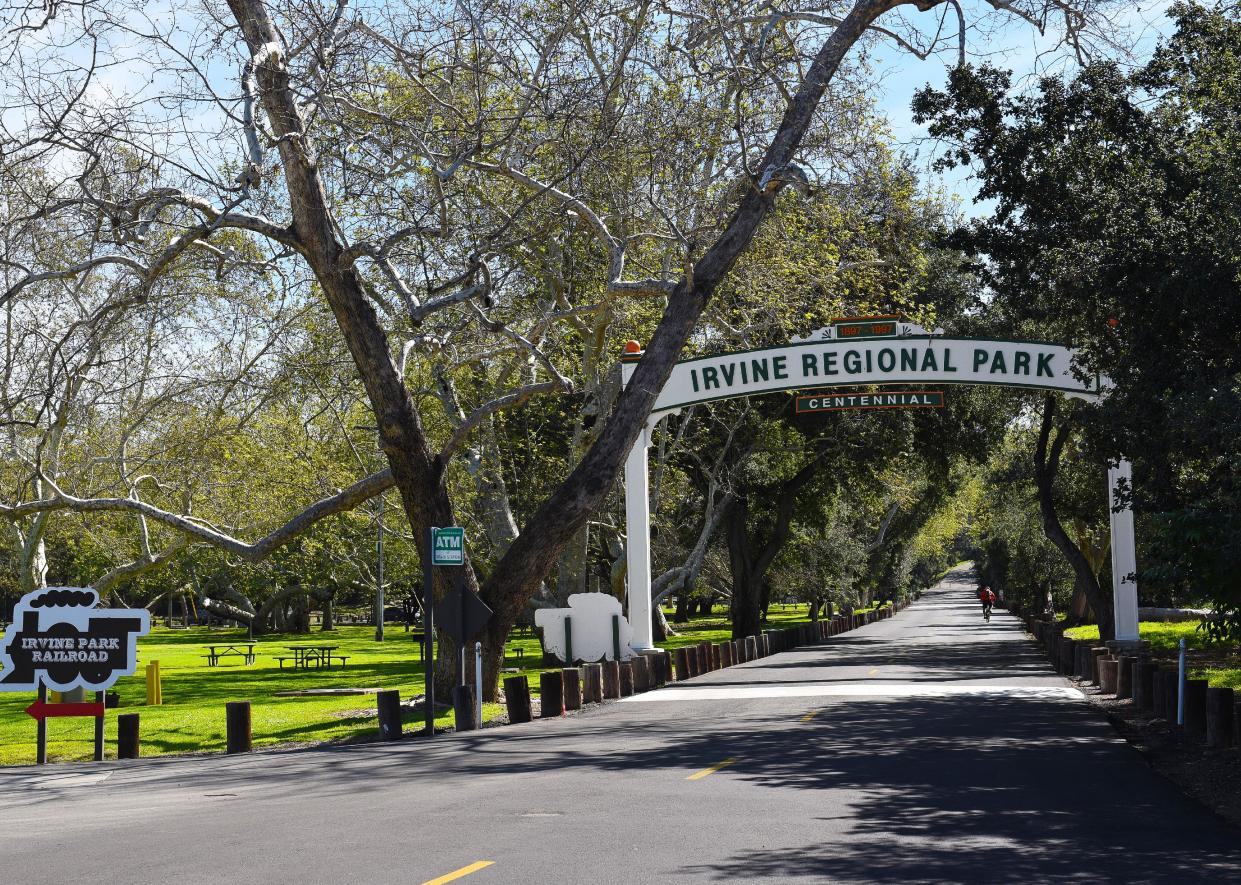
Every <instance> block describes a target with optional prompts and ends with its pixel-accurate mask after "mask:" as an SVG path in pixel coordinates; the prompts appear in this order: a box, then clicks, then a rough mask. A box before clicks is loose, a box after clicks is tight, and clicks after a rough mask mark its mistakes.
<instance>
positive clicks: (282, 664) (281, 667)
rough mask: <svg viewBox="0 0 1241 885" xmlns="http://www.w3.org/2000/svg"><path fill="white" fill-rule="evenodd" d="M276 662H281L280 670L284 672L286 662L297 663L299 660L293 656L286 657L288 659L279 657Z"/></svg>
mask: <svg viewBox="0 0 1241 885" xmlns="http://www.w3.org/2000/svg"><path fill="white" fill-rule="evenodd" d="M276 660H277V661H279V662H280V669H281V670H283V669H284V662H285V661H296V660H297V658H295V657H292V656H286V657H277V658H276Z"/></svg>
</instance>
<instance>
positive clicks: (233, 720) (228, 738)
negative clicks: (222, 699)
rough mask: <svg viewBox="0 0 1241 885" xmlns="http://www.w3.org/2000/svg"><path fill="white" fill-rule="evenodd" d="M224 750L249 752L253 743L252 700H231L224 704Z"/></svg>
mask: <svg viewBox="0 0 1241 885" xmlns="http://www.w3.org/2000/svg"><path fill="white" fill-rule="evenodd" d="M224 725H225V728H224V733H225V738H224V752H226V753H249V752H250V747H251V746H252V744H253V735H252V733H251V731H250V702H249V701H229V702H228V703H226V704H225V705H224Z"/></svg>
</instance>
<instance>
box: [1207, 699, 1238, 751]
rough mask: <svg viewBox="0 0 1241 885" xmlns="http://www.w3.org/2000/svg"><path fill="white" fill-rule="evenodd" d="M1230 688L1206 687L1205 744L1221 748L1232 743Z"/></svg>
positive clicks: (1231, 700)
mask: <svg viewBox="0 0 1241 885" xmlns="http://www.w3.org/2000/svg"><path fill="white" fill-rule="evenodd" d="M1232 704H1233V691H1232V689H1231V688H1208V689H1207V697H1206V712H1207V746H1208V747H1214V748H1215V749H1217V750H1222V749H1223V748H1224V747H1227V746H1228V745H1229V744H1230V743H1232V712H1233V711H1232Z"/></svg>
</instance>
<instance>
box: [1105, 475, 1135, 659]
mask: <svg viewBox="0 0 1241 885" xmlns="http://www.w3.org/2000/svg"><path fill="white" fill-rule="evenodd" d="M1119 480H1124V482H1125V484H1126V485H1128V486H1129V488H1130V489H1132V487H1133V465H1132V464H1130V463H1129V462H1128V461H1127V460H1123V459H1122V460H1121V461H1120V463H1119V464H1116V465H1114V466H1109V467H1108V470H1107V512H1108V516H1110V517H1111V526H1112V607H1113V610H1114V619H1115V620H1114V623H1115V625H1116V641H1117V642H1126V643H1130V642H1137V641H1138V585H1137V582H1135V581H1134V579H1133V575H1134V572H1136V571H1137V570H1138V556H1137V550H1136V545H1135V537H1134V532H1133V510H1131V509H1130V508H1129V505H1128V504H1126V505H1124V507H1122V508H1121V509H1120V510H1119V511H1117V510H1116V484H1117V482H1118V481H1119Z"/></svg>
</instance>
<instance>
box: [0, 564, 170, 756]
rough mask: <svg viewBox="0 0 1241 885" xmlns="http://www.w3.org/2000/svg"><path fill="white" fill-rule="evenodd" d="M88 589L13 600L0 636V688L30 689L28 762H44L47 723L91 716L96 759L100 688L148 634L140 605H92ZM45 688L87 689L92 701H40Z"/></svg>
mask: <svg viewBox="0 0 1241 885" xmlns="http://www.w3.org/2000/svg"><path fill="white" fill-rule="evenodd" d="M98 604H99V593H98V592H97V591H95V590H92V589H91V588H89V587H43V588H41V589H39V590H32V591H31V592H29V593H27V594H26V595H25V596H23V597H22V598H21V600H20V601H19V602H18V603H17V606H16V607H15V608H14V609H13V623H11V624H9V626H8V627H7V628H6V629H5V631H4V638H3V639H0V691H33V692H37V693H38V694H37V697H36V699H35V702H34V703H33V704H31V705H30V706H29V707H27V708H26V712H27V713H28V714H29V715H30V716H31V717H32V718H34V720H35V721H36V722H37V723H38V727H37V730H36V733H35V742H36V743H35V761H36V762H38V763H39V764H42V763H44V762H46V761H47V720H48V719H49V718H58V717H62V716H93V717H94V719H95V760H96V761H102V760H103V740H104V728H103V725H104V722H103V717H104V710H105V704H104V691H105V690H106V689H108V688H111V687H112V684H113V683H115V682H116V680H118V679H120V678H121V677H122V676H132V675H133V673H134V671H135V670H136V669H137V668H138V637H139V636H145V635H146V634H147V633H149V632H150V630H151V615H150V613H149V612H148V611H147V610H146V609H142V608H96V607H95V606H97V605H98ZM48 689H52V690H54V691H60V692H71V691H75V690H78V691H88V692H89V691H93V692H94V693H95V699H94V701H93V702H85V703H83V702H73V703H69V702H55V703H49V702H48Z"/></svg>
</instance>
